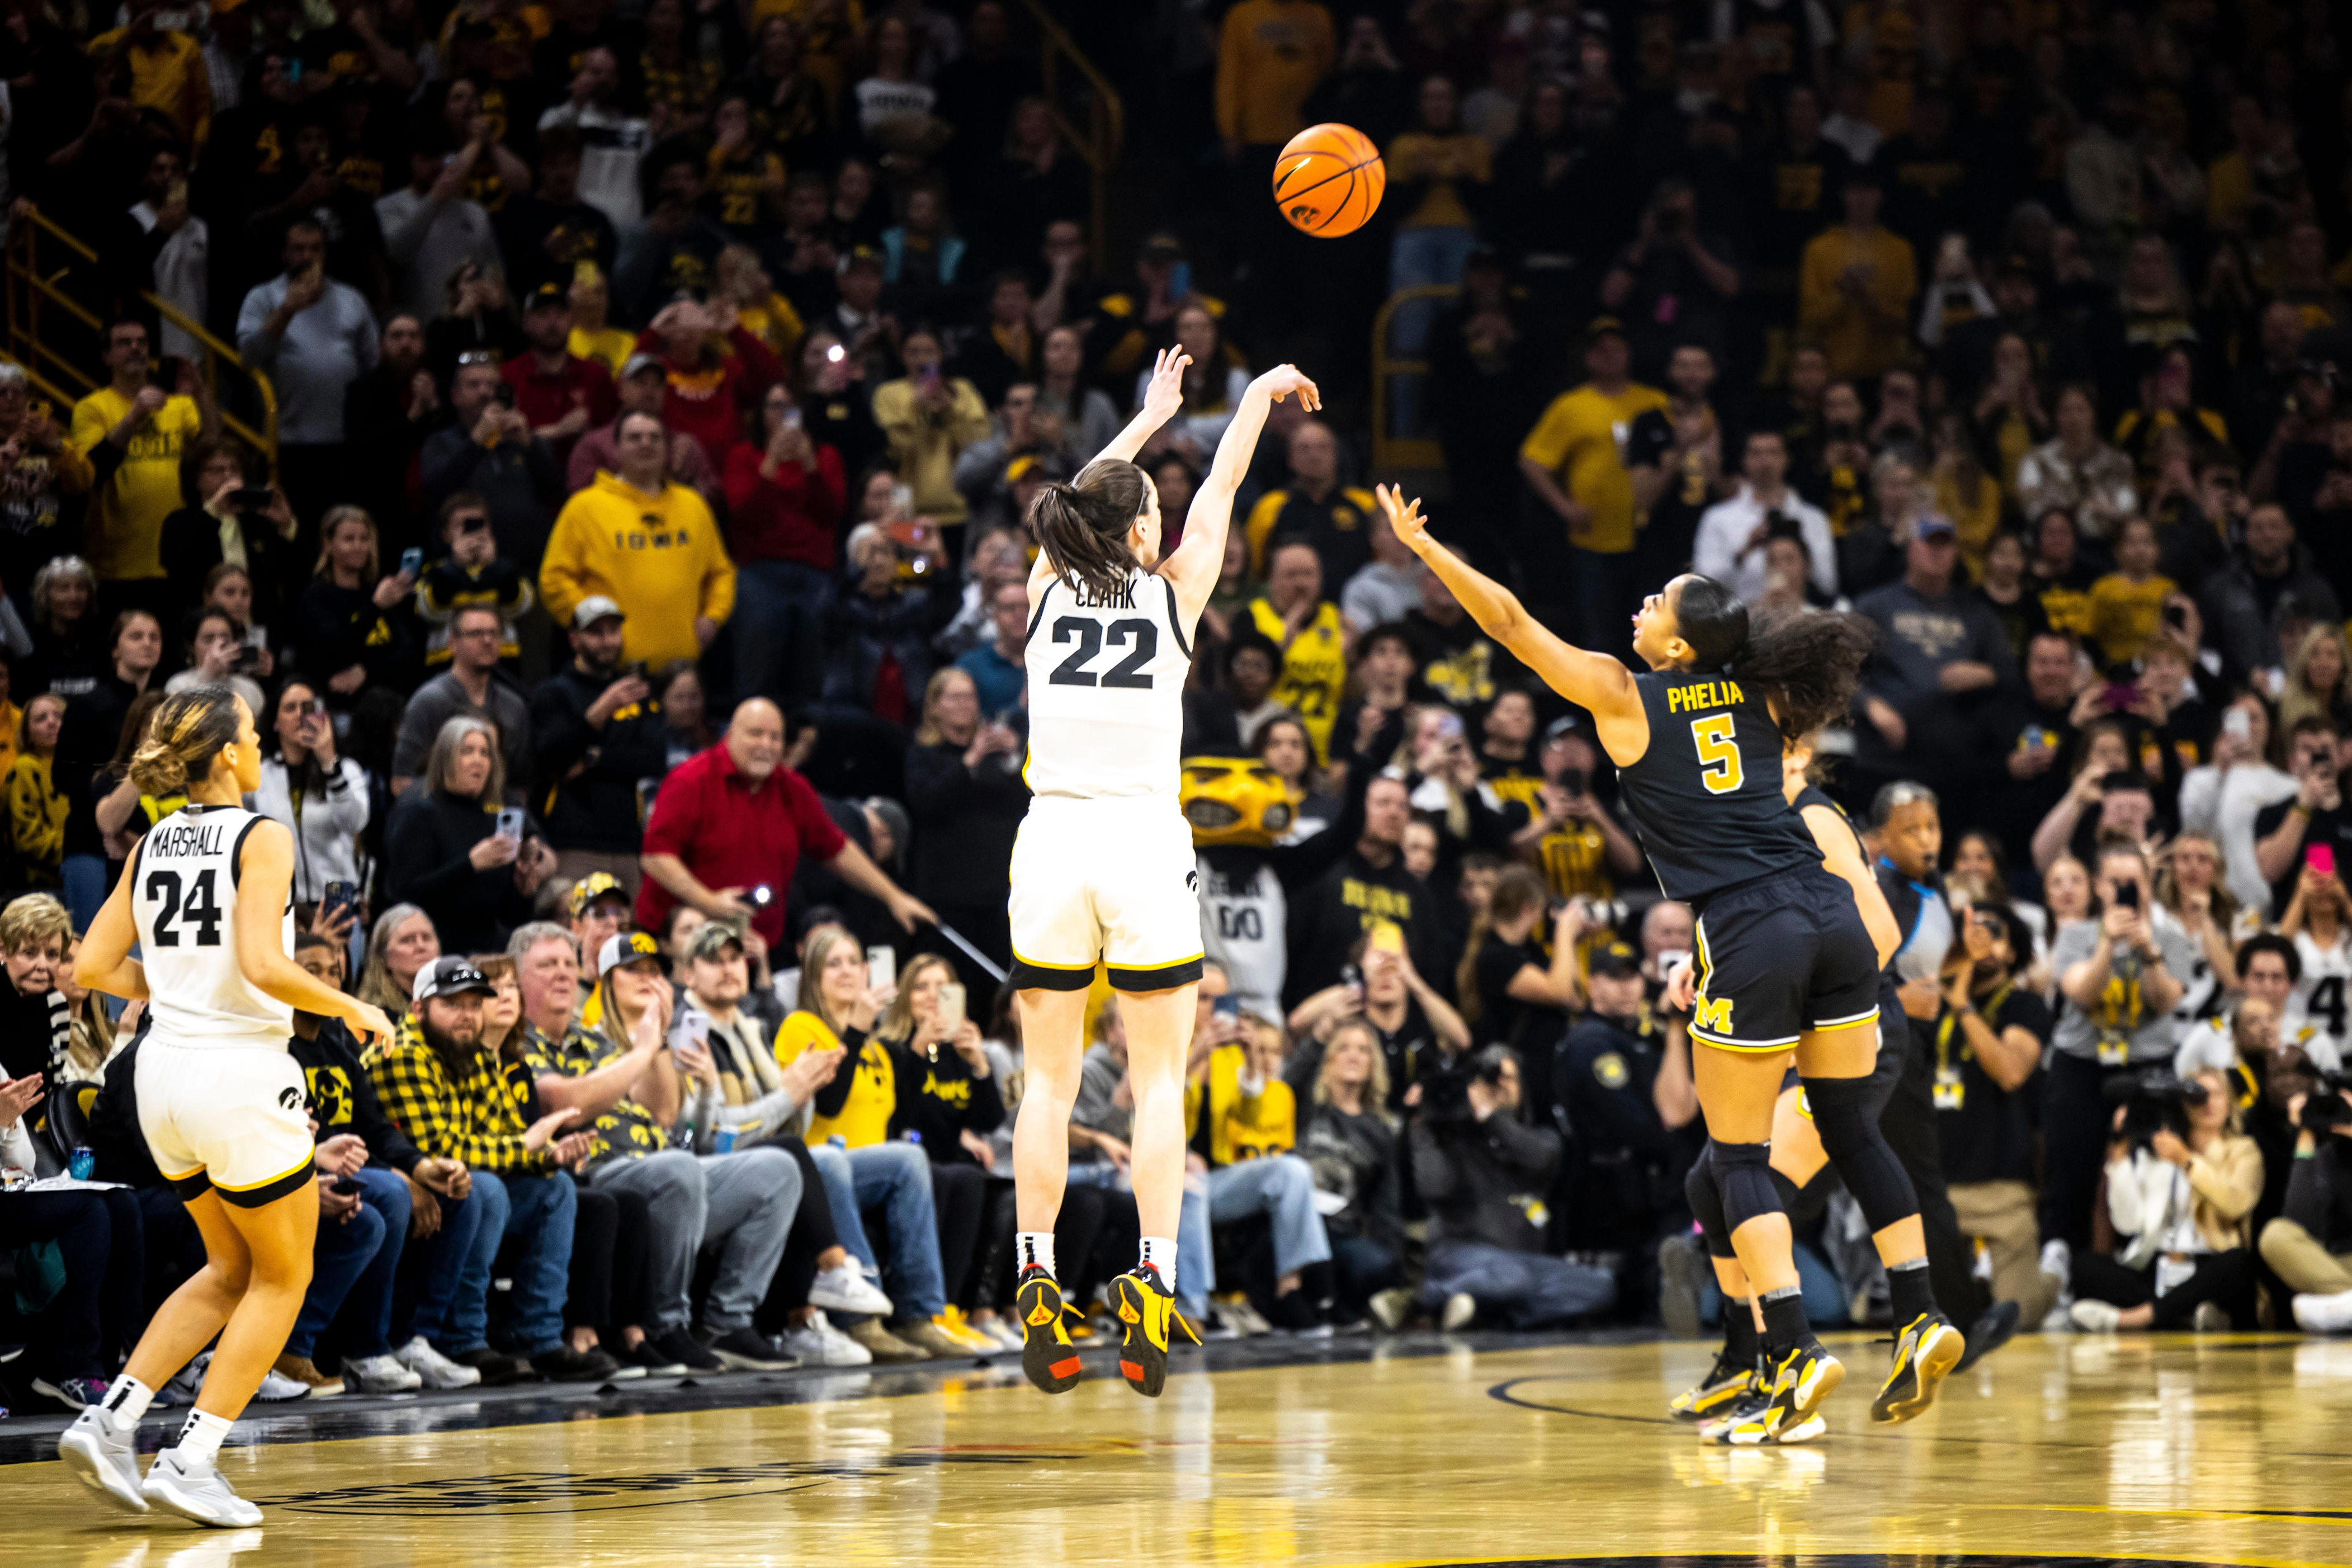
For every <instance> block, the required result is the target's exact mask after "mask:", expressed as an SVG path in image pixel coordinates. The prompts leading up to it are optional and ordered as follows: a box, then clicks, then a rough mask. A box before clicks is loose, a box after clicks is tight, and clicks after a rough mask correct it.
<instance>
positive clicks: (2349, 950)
mask: <svg viewBox="0 0 2352 1568" xmlns="http://www.w3.org/2000/svg"><path fill="white" fill-rule="evenodd" d="M2294 951H2295V955H2296V956H2297V957H2298V958H2300V959H2302V960H2303V978H2302V979H2300V980H2298V981H2296V982H2295V983H2294V991H2293V992H2292V993H2290V994H2288V996H2287V999H2286V1017H2285V1018H2284V1019H2283V1020H2282V1021H2281V1027H2280V1029H2279V1037H2281V1038H2282V1039H2290V1040H2291V1039H2293V1038H2294V1026H2296V1025H2299V1024H2308V1025H2310V1026H2311V1027H2312V1028H2313V1029H2314V1030H2315V1031H2316V1032H2317V1037H2318V1039H2319V1040H2323V1041H2325V1042H2326V1046H2325V1047H2324V1049H2325V1051H2326V1052H2332V1053H2333V1054H2334V1055H2335V1056H2336V1058H2337V1059H2338V1060H2341V1059H2342V1058H2343V1057H2344V1055H2345V1047H2346V1046H2347V1044H2352V1016H2347V1015H2352V997H2347V995H2346V994H2345V988H2346V985H2347V982H2352V943H2347V942H2340V941H2339V942H2337V943H2336V945H2335V946H2334V947H2322V946H2320V945H2319V944H2318V943H2317V942H2314V941H2312V939H2311V933H2310V932H2309V931H2297V932H2295V935H2294ZM2305 1053H2306V1054H2307V1055H2309V1056H2310V1058H2312V1060H2313V1062H2314V1063H2315V1064H2316V1063H2319V1062H2320V1061H2321V1059H2322V1056H2323V1051H2322V1050H2319V1049H2314V1048H2312V1043H2311V1042H2306V1043H2305ZM2327 1070H2333V1069H2327Z"/></svg>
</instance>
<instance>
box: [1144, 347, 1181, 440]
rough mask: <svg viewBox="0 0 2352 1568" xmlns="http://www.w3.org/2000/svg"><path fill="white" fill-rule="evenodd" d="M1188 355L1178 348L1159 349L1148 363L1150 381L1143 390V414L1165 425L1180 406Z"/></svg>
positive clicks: (1174, 415)
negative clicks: (1149, 365)
mask: <svg viewBox="0 0 2352 1568" xmlns="http://www.w3.org/2000/svg"><path fill="white" fill-rule="evenodd" d="M1191 363H1192V355H1191V354H1188V353H1185V352H1184V351H1183V350H1182V349H1161V350H1160V353H1158V354H1156V355H1155V356H1153V358H1152V361H1151V381H1150V384H1149V385H1147V386H1146V387H1145V388H1144V389H1143V412H1144V413H1145V414H1147V415H1149V416H1150V417H1151V418H1152V419H1154V420H1156V421H1157V422H1159V423H1160V424H1162V425H1165V424H1167V423H1168V421H1170V420H1171V419H1173V418H1175V417H1176V415H1177V413H1178V411H1179V410H1181V408H1182V407H1183V406H1184V371H1185V367H1186V366H1188V365H1190V364H1191Z"/></svg>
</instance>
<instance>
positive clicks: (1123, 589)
mask: <svg viewBox="0 0 2352 1568" xmlns="http://www.w3.org/2000/svg"><path fill="white" fill-rule="evenodd" d="M1070 598H1071V599H1072V601H1073V602H1075V603H1076V605H1077V606H1078V608H1080V609H1082V610H1131V609H1133V608H1135V579H1134V578H1132V577H1130V578H1129V579H1128V580H1127V581H1126V582H1124V583H1122V584H1119V586H1118V593H1116V594H1112V595H1108V597H1106V596H1104V595H1100V594H1097V593H1096V592H1095V591H1094V590H1093V589H1092V588H1090V587H1088V586H1087V585H1086V584H1084V583H1072V584H1070Z"/></svg>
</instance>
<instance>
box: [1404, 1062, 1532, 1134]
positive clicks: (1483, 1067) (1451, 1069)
mask: <svg viewBox="0 0 2352 1568" xmlns="http://www.w3.org/2000/svg"><path fill="white" fill-rule="evenodd" d="M1509 1059H1510V1053H1509V1051H1508V1050H1507V1049H1506V1048H1505V1047H1501V1046H1488V1047H1486V1048H1485V1049H1483V1050H1477V1051H1472V1052H1469V1053H1468V1054H1466V1055H1464V1056H1459V1057H1456V1058H1454V1059H1453V1060H1451V1061H1448V1062H1447V1063H1445V1065H1444V1066H1443V1067H1441V1068H1438V1069H1437V1071H1435V1072H1433V1073H1432V1074H1430V1076H1429V1077H1427V1078H1425V1079H1422V1088H1421V1114H1422V1116H1423V1118H1424V1119H1426V1120H1427V1121H1430V1122H1431V1123H1433V1124H1435V1125H1443V1124H1445V1123H1449V1122H1453V1123H1467V1122H1470V1121H1475V1120H1476V1117H1475V1114H1474V1113H1473V1112H1472V1110H1471V1109H1470V1085H1471V1083H1472V1081H1473V1080H1475V1081H1476V1082H1479V1083H1483V1084H1485V1085H1486V1087H1487V1088H1488V1089H1495V1090H1497V1091H1499V1090H1500V1089H1502V1087H1503V1068H1504V1065H1505V1064H1506V1063H1507V1061H1508V1060H1509Z"/></svg>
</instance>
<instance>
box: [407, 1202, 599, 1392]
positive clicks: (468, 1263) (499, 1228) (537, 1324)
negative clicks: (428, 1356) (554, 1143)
mask: <svg viewBox="0 0 2352 1568" xmlns="http://www.w3.org/2000/svg"><path fill="white" fill-rule="evenodd" d="M579 1202H580V1199H579V1195H578V1194H576V1193H575V1192H574V1191H573V1189H572V1178H571V1177H570V1176H568V1175H564V1174H562V1173H557V1174H555V1175H552V1176H529V1175H523V1174H521V1173H517V1172H509V1173H507V1174H505V1175H503V1176H501V1175H497V1174H494V1173H491V1172H488V1171H476V1172H475V1173H474V1193H473V1196H472V1197H471V1198H469V1199H467V1206H468V1207H471V1206H473V1205H476V1204H479V1205H480V1206H481V1210H482V1214H481V1220H480V1229H479V1230H478V1232H477V1233H476V1234H475V1236H474V1237H473V1246H472V1247H470V1248H468V1249H467V1257H466V1258H465V1260H464V1262H463V1264H462V1266H461V1268H460V1272H459V1276H458V1279H457V1291H456V1294H455V1296H454V1297H453V1299H452V1300H450V1302H449V1307H448V1317H447V1319H446V1322H445V1324H444V1326H443V1329H442V1332H441V1336H440V1337H439V1338H438V1339H436V1340H434V1348H435V1349H436V1350H438V1351H439V1352H442V1353H443V1354H444V1355H449V1356H459V1355H464V1354H467V1352H472V1351H478V1350H483V1349H486V1348H488V1344H489V1342H490V1340H489V1310H488V1304H489V1289H490V1267H491V1265H492V1264H494V1263H495V1262H497V1261H498V1256H499V1245H500V1243H502V1242H504V1241H505V1240H506V1239H507V1238H508V1237H513V1238H514V1241H515V1258H514V1331H515V1338H516V1340H517V1341H518V1342H520V1344H521V1345H522V1348H523V1351H524V1352H525V1353H526V1354H529V1355H539V1354H541V1353H543V1352H547V1351H551V1350H554V1349H556V1348H558V1347H559V1346H561V1345H562V1342H563V1292H564V1289H565V1286H566V1283H567V1282H568V1280H569V1279H570V1277H571V1272H572V1213H573V1211H574V1210H575V1209H576V1208H577V1207H578V1206H579ZM436 1261H437V1259H436ZM418 1317H419V1319H420V1323H419V1327H418V1331H419V1332H424V1331H425V1330H424V1328H423V1325H422V1322H421V1320H422V1318H423V1314H422V1313H421V1312H420V1313H419V1314H418ZM426 1337H427V1338H432V1336H431V1335H429V1334H428V1335H427V1336H426Z"/></svg>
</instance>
